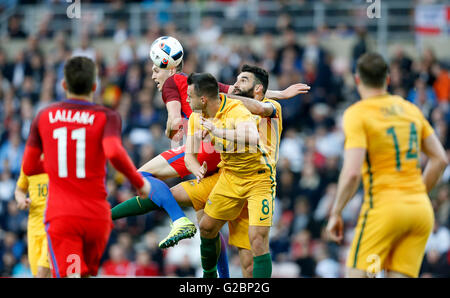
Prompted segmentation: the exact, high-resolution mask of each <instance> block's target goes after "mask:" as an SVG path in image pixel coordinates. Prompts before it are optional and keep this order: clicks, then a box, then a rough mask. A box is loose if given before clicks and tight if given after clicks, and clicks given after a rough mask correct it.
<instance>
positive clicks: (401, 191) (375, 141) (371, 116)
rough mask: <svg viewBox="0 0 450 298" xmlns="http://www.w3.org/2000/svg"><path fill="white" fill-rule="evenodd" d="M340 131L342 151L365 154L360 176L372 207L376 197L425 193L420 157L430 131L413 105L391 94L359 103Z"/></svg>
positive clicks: (346, 118)
mask: <svg viewBox="0 0 450 298" xmlns="http://www.w3.org/2000/svg"><path fill="white" fill-rule="evenodd" d="M343 128H344V133H345V149H350V148H365V149H366V150H367V155H366V161H365V162H364V165H363V168H362V174H363V183H364V188H365V193H366V196H367V197H368V198H370V203H371V205H372V203H373V201H372V199H376V198H377V197H387V198H390V199H396V198H398V196H402V195H408V194H417V193H425V192H426V189H425V185H424V183H423V181H422V173H421V169H420V162H419V157H420V151H421V144H422V141H423V140H424V139H425V138H427V137H428V136H430V135H431V134H433V128H432V127H431V126H430V124H429V123H428V121H427V120H426V119H425V117H424V116H423V114H422V113H421V111H420V110H419V109H418V108H417V107H416V106H415V105H414V104H412V103H410V102H408V101H406V100H404V99H403V98H401V97H399V96H394V95H390V94H386V95H382V96H376V97H372V98H367V99H364V100H361V101H359V102H357V103H355V104H353V105H352V106H350V107H349V108H348V109H347V110H346V111H345V113H344V117H343ZM385 194H390V195H389V196H385ZM392 194H395V196H393V195H392Z"/></svg>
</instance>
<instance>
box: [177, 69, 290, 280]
mask: <svg viewBox="0 0 450 298" xmlns="http://www.w3.org/2000/svg"><path fill="white" fill-rule="evenodd" d="M260 72H263V70H262V69H261V68H259V67H254V66H250V65H244V66H243V67H242V70H241V73H240V74H239V76H238V78H237V81H236V83H235V84H234V85H233V86H232V88H233V94H232V95H230V94H228V95H227V98H230V97H233V98H237V99H239V100H241V101H242V103H243V104H244V105H245V107H246V108H247V109H248V110H249V111H250V112H252V114H254V115H258V116H260V117H262V119H261V121H260V125H259V133H260V137H261V138H262V142H263V143H265V144H268V146H269V147H271V148H270V149H269V150H268V151H269V152H270V153H271V154H273V156H271V157H269V158H271V159H274V160H275V162H273V164H274V165H275V163H276V160H277V158H278V157H277V156H278V149H277V148H278V144H279V135H280V133H281V128H282V127H281V122H280V120H281V118H280V116H281V106H280V105H279V104H278V103H277V102H276V101H272V100H269V99H266V98H264V97H262V96H259V95H258V93H257V92H256V94H255V87H256V86H257V84H256V76H255V74H258V73H260ZM236 95H238V96H236ZM255 95H256V97H257V98H258V100H257V99H253V97H255ZM244 96H245V97H244ZM193 115H194V117H196V116H198V114H195V113H194V114H193ZM194 122H195V121H192V122H191V132H192V131H194V130H195V128H194V127H192V125H193V124H194ZM196 123H197V124H199V121H197V122H196ZM200 140H201V138H200V139H198V140H197V141H198V142H199V141H200ZM191 141H192V136H188V140H187V143H186V144H187V145H186V146H187V147H186V148H187V149H189V150H187V152H186V155H185V161H186V165H187V168H190V167H192V166H191V164H190V161H192V160H197V158H196V154H193V153H188V152H189V151H190V152H193V151H194V150H193V149H192V147H193V145H192V144H191ZM197 146H198V144H197ZM197 164H198V163H197ZM193 167H194V168H195V165H194V166H193ZM274 168H275V166H274ZM198 169H200V168H198ZM202 170H206V169H205V168H202ZM205 173H206V171H205V172H204V173H202V177H199V175H198V173H197V177H199V178H200V179H201V182H200V183H197V181H196V180H195V179H194V180H189V181H185V182H182V183H180V184H178V185H177V186H175V187H173V188H172V189H171V191H172V193H173V194H174V196H175V198H176V199H177V201H178V202H179V203H180V204H181V205H183V206H187V207H191V206H192V207H194V209H195V210H196V211H198V214H199V220H198V221H199V222H200V219H201V215H203V212H202V209H203V208H204V207H205V205H206V202H207V199H208V196H209V194H210V193H211V191H212V189H213V188H214V186H215V184H216V182H217V180H218V178H219V173H215V174H213V175H211V176H208V177H204V178H203V176H204V175H205ZM274 191H275V189H274ZM248 222H249V221H248V211H247V206H246V205H245V206H244V208H243V209H242V211H241V214H240V215H239V217H238V218H237V219H235V220H233V221H229V222H228V227H229V231H230V233H229V244H230V245H233V246H235V247H237V248H238V250H239V256H240V261H241V267H242V272H243V276H244V277H252V269H253V268H252V266H253V255H252V252H251V245H250V241H249V237H248Z"/></svg>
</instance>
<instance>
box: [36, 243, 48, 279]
mask: <svg viewBox="0 0 450 298" xmlns="http://www.w3.org/2000/svg"><path fill="white" fill-rule="evenodd" d="M39 244H40V245H39V247H40V249H39V259H38V263H37V265H38V268H37V274H36V277H39V278H48V277H51V276H52V271H51V269H50V263H49V259H48V245H47V236H46V235H45V234H44V235H40V236H39Z"/></svg>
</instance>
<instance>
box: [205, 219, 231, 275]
mask: <svg viewBox="0 0 450 298" xmlns="http://www.w3.org/2000/svg"><path fill="white" fill-rule="evenodd" d="M225 223H226V221H225V220H220V219H215V218H212V217H210V216H209V215H208V214H204V215H203V216H202V218H201V221H200V241H201V243H200V254H201V256H202V268H203V277H205V278H211V277H212V278H215V277H217V263H218V261H219V257H220V251H221V247H222V243H221V241H220V236H219V231H220V229H221V228H222V226H223V225H224V224H225Z"/></svg>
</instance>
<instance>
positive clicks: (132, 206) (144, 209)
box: [111, 196, 160, 220]
mask: <svg viewBox="0 0 450 298" xmlns="http://www.w3.org/2000/svg"><path fill="white" fill-rule="evenodd" d="M157 209H160V208H159V207H158V205H156V204H155V203H154V202H153V201H152V200H150V199H141V198H140V197H139V196H136V197H133V198H131V199H128V200H126V201H125V202H123V203H120V204H118V205H117V206H115V207H114V208H112V209H111V217H112V219H113V220H116V219H119V218H122V217H128V216H133V215H141V214H145V213H148V212H150V211H153V210H157Z"/></svg>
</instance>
